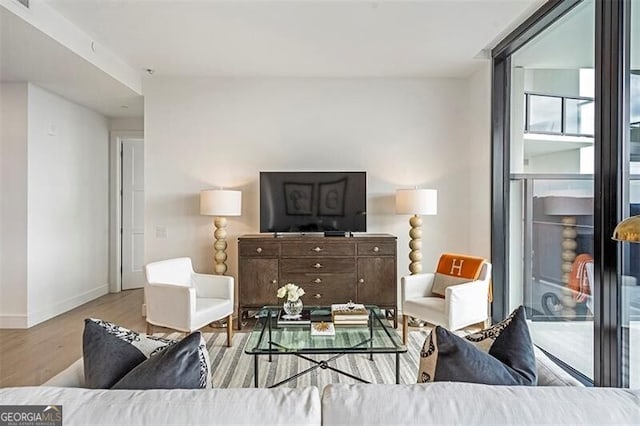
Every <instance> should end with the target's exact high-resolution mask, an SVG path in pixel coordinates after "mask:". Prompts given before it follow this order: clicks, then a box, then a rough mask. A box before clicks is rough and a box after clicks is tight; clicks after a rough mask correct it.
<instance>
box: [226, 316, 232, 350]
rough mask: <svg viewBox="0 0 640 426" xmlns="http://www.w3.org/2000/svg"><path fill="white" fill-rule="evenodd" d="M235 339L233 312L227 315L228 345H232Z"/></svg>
mask: <svg viewBox="0 0 640 426" xmlns="http://www.w3.org/2000/svg"><path fill="white" fill-rule="evenodd" d="M232 340H233V314H230V315H229V316H228V317H227V347H228V348H230V347H231V346H232V344H231V342H232Z"/></svg>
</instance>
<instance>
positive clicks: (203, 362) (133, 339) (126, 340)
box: [82, 318, 211, 389]
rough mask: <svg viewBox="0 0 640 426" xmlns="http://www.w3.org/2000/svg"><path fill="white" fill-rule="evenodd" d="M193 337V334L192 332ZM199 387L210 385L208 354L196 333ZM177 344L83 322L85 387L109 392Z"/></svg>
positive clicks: (113, 326)
mask: <svg viewBox="0 0 640 426" xmlns="http://www.w3.org/2000/svg"><path fill="white" fill-rule="evenodd" d="M194 334H195V333H194ZM197 334H198V335H199V340H198V349H197V351H198V364H197V367H198V371H199V377H198V386H197V387H210V386H211V380H210V378H211V368H210V362H209V353H208V352H207V348H206V344H205V342H204V339H203V338H202V335H201V334H200V333H199V332H198V333H197ZM177 342H178V341H176V340H169V339H162V338H159V337H154V336H147V335H144V334H140V333H137V332H135V331H132V330H129V329H127V328H124V327H120V326H119V325H116V324H113V323H110V322H107V321H102V320H99V319H93V318H92V319H85V326H84V333H83V336H82V352H83V360H84V375H85V386H87V387H88V388H92V389H110V388H111V387H113V386H114V385H115V384H116V383H117V382H118V381H120V380H121V379H122V378H123V377H124V376H125V375H127V374H128V373H129V372H130V371H132V370H133V369H134V368H136V367H137V366H139V365H140V364H142V363H143V362H145V361H147V360H148V359H150V358H152V357H155V356H157V355H159V354H160V353H162V352H163V351H166V350H167V349H168V348H170V347H172V346H173V345H176V343H177Z"/></svg>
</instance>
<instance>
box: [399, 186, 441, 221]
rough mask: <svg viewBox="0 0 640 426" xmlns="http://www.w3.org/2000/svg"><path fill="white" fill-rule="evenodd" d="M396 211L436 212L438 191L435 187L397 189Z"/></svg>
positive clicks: (420, 213)
mask: <svg viewBox="0 0 640 426" xmlns="http://www.w3.org/2000/svg"><path fill="white" fill-rule="evenodd" d="M396 213H397V214H410V215H436V214H438V191H437V190H436V189H398V190H397V191H396Z"/></svg>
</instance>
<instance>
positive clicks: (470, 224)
mask: <svg viewBox="0 0 640 426" xmlns="http://www.w3.org/2000/svg"><path fill="white" fill-rule="evenodd" d="M466 93H467V102H468V103H467V114H466V121H465V123H466V125H465V127H466V129H467V144H468V154H467V156H466V158H467V161H468V167H469V189H468V192H469V210H468V212H467V220H466V225H467V233H468V237H467V238H468V241H469V253H470V254H473V255H475V256H482V257H485V258H487V259H491V62H490V61H486V62H484V63H483V64H482V66H481V67H480V68H479V69H478V71H476V72H475V73H473V74H472V75H471V76H470V77H469V79H468V80H467V87H466Z"/></svg>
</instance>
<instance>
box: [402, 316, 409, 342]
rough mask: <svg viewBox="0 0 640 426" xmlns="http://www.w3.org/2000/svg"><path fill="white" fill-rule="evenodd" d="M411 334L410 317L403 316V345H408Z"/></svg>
mask: <svg viewBox="0 0 640 426" xmlns="http://www.w3.org/2000/svg"><path fill="white" fill-rule="evenodd" d="M408 333H409V315H402V343H404V344H405V345H406V344H407V335H408Z"/></svg>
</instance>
